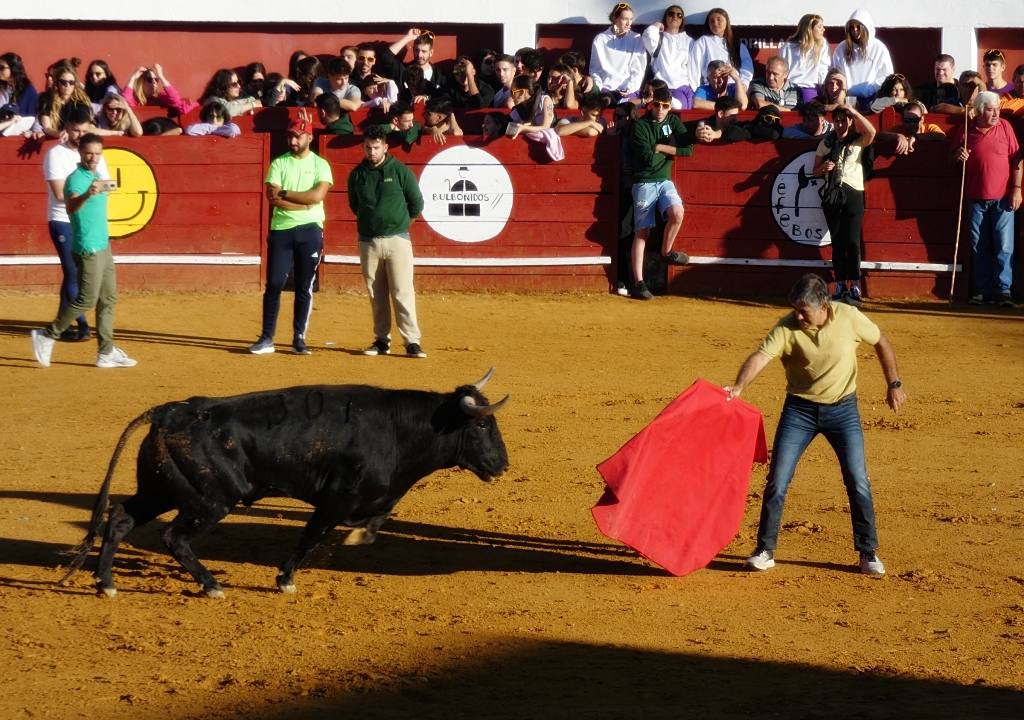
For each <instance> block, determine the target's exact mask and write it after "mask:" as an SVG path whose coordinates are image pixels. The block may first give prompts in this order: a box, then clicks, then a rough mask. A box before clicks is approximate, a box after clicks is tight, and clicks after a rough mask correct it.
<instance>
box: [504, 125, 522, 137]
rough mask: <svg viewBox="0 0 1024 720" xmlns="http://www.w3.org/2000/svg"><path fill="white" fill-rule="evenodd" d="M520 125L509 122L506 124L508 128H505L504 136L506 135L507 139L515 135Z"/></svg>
mask: <svg viewBox="0 0 1024 720" xmlns="http://www.w3.org/2000/svg"><path fill="white" fill-rule="evenodd" d="M520 125H522V123H517V122H510V123H509V124H508V127H507V128H505V134H506V135H508V136H509V137H512V136H513V135H515V134H516V130H518V129H519V126H520Z"/></svg>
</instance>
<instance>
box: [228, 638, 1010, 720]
mask: <svg viewBox="0 0 1024 720" xmlns="http://www.w3.org/2000/svg"><path fill="white" fill-rule="evenodd" d="M766 621H767V620H766ZM757 622H759V621H758V620H756V619H751V623H753V624H756V623H757ZM754 629H756V628H752V630H754ZM475 640H476V648H474V651H475V652H473V655H472V656H471V657H468V658H467V657H466V656H465V654H464V653H463V652H462V651H461V650H460V651H459V652H458V654H455V653H452V652H451V651H450V650H448V649H447V648H445V649H443V650H441V649H437V650H440V651H437V650H435V652H433V653H431V655H432V665H431V667H430V669H429V670H427V671H426V673H427V674H425V675H417V676H406V677H394V676H388V675H387V674H385V673H382V672H377V673H374V672H372V669H370V668H358V667H357V668H338V672H337V674H338V676H339V678H343V680H341V681H340V682H338V683H337V684H336V685H335V686H332V684H331V683H330V682H325V683H321V684H319V685H317V686H316V687H315V688H313V690H314V692H311V693H310V695H311V697H308V698H303V699H300V700H295V699H293V698H288V699H281V698H267V699H266V702H267V703H268V705H267V706H265V707H258V705H259V700H256V703H257V709H255V711H250V713H249V714H250V716H258V717H260V718H263V719H264V720H313V719H314V718H344V717H359V718H361V720H377V719H381V718H417V719H418V720H435V719H436V720H451V719H452V718H487V719H488V720H520V719H529V720H541V719H545V718H574V719H575V718H582V719H590V718H594V719H602V720H633V719H634V718H636V719H639V720H660V719H661V718H665V720H680V719H685V718H744V717H756V718H786V719H787V720H788V719H790V718H800V719H809V718H813V719H820V720H825V719H827V718H828V719H831V718H861V719H872V720H874V719H877V720H882V719H889V718H891V719H893V720H896V719H899V720H907V719H917V718H921V719H924V718H928V719H931V718H947V717H948V718H986V720H994V719H999V720H1004V719H1005V720H1009V719H1010V718H1015V719H1016V718H1020V717H1021V712H1020V711H1021V708H1022V705H1024V695H1022V694H1021V693H1018V692H1014V691H1013V690H1010V689H1006V688H995V687H987V686H985V685H983V684H977V685H970V686H965V685H957V684H954V683H950V682H943V681H937V680H926V679H921V678H913V677H905V676H895V675H891V674H886V673H885V672H884V671H875V670H866V671H857V670H850V671H846V672H843V671H838V670H833V669H829V668H823V667H818V666H814V665H803V664H787V663H776V662H765V661H759V660H750V659H746V658H735V657H723V656H721V655H717V654H716V653H715V647H714V638H711V637H708V638H694V639H693V640H691V641H690V642H691V643H692V645H691V646H690V647H688V648H685V649H681V650H680V651H677V652H656V651H650V650H641V649H635V648H630V647H624V646H623V645H622V644H619V645H615V644H608V645H594V644H584V643H575V642H559V641H552V640H538V641H531V640H526V639H522V638H509V637H481V638H475ZM702 651H703V652H702ZM448 654H452V655H455V657H458V658H459V659H458V660H455V659H451V660H448V661H447V662H446V659H447V657H448ZM368 669H369V670H371V673H370V674H365V673H363V672H362V671H363V670H368ZM367 677H369V678H371V679H370V680H369V681H366V680H363V678H367ZM225 710H226V711H227V712H228V713H230V711H231V709H230V708H225Z"/></svg>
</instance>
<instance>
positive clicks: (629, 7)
mask: <svg viewBox="0 0 1024 720" xmlns="http://www.w3.org/2000/svg"><path fill="white" fill-rule="evenodd" d="M632 9H633V6H632V5H630V4H629V3H617V4H616V5H615V7H613V8H612V12H613V13H616V12H618V11H619V10H632Z"/></svg>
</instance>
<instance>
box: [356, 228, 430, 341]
mask: <svg viewBox="0 0 1024 720" xmlns="http://www.w3.org/2000/svg"><path fill="white" fill-rule="evenodd" d="M359 264H360V266H361V267H362V269H363V280H364V281H366V291H367V293H369V295H370V307H371V308H372V309H373V336H374V339H377V340H387V341H388V342H390V341H391V302H392V301H393V302H394V304H395V316H396V319H397V321H398V332H399V333H401V335H402V339H403V340H405V344H406V345H410V344H412V343H419V342H420V326H419V323H418V322H417V321H416V289H415V288H414V287H413V279H412V275H413V259H412V241H411V240H410V239H409V237H408V235H390V236H387V237H375V238H364V237H360V238H359Z"/></svg>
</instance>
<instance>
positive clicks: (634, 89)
mask: <svg viewBox="0 0 1024 720" xmlns="http://www.w3.org/2000/svg"><path fill="white" fill-rule="evenodd" d="M608 19H609V20H611V22H612V26H611V27H610V28H608V29H607V30H605V31H604V32H603V33H601V34H600V35H598V36H597V37H595V38H594V45H593V47H592V48H591V50H590V77H592V78H593V79H594V83H595V85H596V86H597V89H598V90H599V91H600V92H601V93H602V94H605V95H610V96H612V100H613V102H614V103H618V102H621V101H622V100H626V99H628V98H634V97H637V95H638V94H639V93H640V86H641V85H642V84H643V81H644V73H645V72H646V71H647V52H646V51H645V50H644V44H643V42H642V41H641V40H640V35H638V34H637V33H635V32H633V31H632V30H630V28H631V27H633V8H632V7H631V6H630V4H629V3H619V4H618V5H616V6H615V7H613V8H612V12H611V14H610V15H609V16H608Z"/></svg>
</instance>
